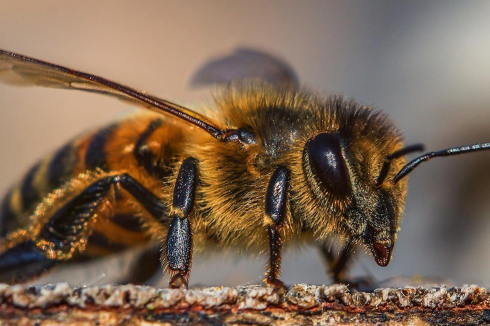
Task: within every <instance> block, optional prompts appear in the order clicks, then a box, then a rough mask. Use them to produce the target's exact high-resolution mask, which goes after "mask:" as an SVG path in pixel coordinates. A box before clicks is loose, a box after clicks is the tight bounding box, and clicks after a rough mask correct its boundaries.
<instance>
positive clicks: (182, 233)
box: [163, 157, 197, 288]
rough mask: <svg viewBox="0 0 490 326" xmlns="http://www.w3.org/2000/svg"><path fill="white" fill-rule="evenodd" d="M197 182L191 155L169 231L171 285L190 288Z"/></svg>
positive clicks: (179, 185) (181, 175) (182, 173)
mask: <svg viewBox="0 0 490 326" xmlns="http://www.w3.org/2000/svg"><path fill="white" fill-rule="evenodd" d="M196 185H197V160H196V159H194V158H192V157H189V158H187V159H185V160H184V162H182V165H181V167H180V170H179V174H178V176H177V181H176V182H175V188H174V196H173V207H172V208H173V209H172V211H173V217H172V223H171V224H170V228H169V230H168V234H167V241H166V250H165V257H163V260H164V261H166V262H167V264H168V272H169V274H170V276H171V279H170V282H169V286H170V287H171V288H182V287H185V288H186V287H187V284H188V280H189V274H190V269H191V263H192V230H191V225H190V221H189V216H190V214H191V213H192V211H193V209H194V202H195V201H194V200H195V192H196Z"/></svg>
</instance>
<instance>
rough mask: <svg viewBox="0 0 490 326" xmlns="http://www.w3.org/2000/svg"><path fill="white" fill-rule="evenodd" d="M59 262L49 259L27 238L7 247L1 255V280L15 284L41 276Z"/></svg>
mask: <svg viewBox="0 0 490 326" xmlns="http://www.w3.org/2000/svg"><path fill="white" fill-rule="evenodd" d="M57 264H58V262H57V261H56V260H53V259H49V258H47V257H46V255H45V254H44V253H43V252H42V251H41V250H40V249H38V248H37V247H36V244H35V243H34V242H33V241H32V240H30V239H26V240H24V241H22V242H19V243H17V244H15V245H14V246H12V247H11V248H9V249H7V250H6V251H5V252H3V253H2V254H1V256H0V282H1V283H8V284H15V283H19V282H24V281H26V280H28V279H31V278H33V277H35V276H39V275H41V274H43V273H45V272H46V271H48V270H50V269H51V268H53V267H55V266H56V265H57Z"/></svg>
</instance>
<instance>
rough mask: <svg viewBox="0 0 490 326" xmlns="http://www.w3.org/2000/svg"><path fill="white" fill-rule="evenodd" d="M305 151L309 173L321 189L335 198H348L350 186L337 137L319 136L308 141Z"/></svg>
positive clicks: (334, 135)
mask: <svg viewBox="0 0 490 326" xmlns="http://www.w3.org/2000/svg"><path fill="white" fill-rule="evenodd" d="M305 150H306V154H307V160H308V162H309V165H310V167H311V171H312V172H313V174H314V176H315V179H316V180H317V181H318V182H319V183H320V184H321V185H322V186H323V188H324V189H325V190H326V191H328V192H329V193H330V194H331V195H333V196H335V197H338V198H346V197H349V196H350V195H351V194H352V186H351V182H350V178H349V170H348V169H347V165H346V163H345V158H344V156H343V155H342V147H341V146H340V141H339V137H338V135H336V134H329V133H322V134H319V135H317V136H315V138H312V139H310V140H308V142H307V143H306V147H305Z"/></svg>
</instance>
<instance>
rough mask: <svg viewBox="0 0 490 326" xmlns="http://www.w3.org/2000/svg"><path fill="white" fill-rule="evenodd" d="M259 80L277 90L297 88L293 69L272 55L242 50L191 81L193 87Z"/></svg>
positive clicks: (215, 62) (209, 64) (213, 63)
mask: <svg viewBox="0 0 490 326" xmlns="http://www.w3.org/2000/svg"><path fill="white" fill-rule="evenodd" d="M245 79H259V80H262V81H265V82H268V83H270V84H273V85H275V86H279V87H281V86H288V87H293V88H298V84H299V82H298V77H297V75H296V73H295V72H294V70H293V68H291V66H290V65H289V64H288V63H286V62H285V61H283V60H282V59H280V58H278V57H275V56H273V55H271V54H269V53H266V52H263V51H260V50H256V49H250V48H239V49H236V50H235V51H233V52H232V53H230V54H227V55H225V56H222V57H219V58H216V59H214V60H210V61H209V62H207V63H206V64H204V65H203V66H202V67H201V68H200V69H199V70H198V71H197V72H196V73H195V74H194V76H193V77H192V79H191V85H192V86H205V85H212V84H229V83H231V82H235V81H239V80H245Z"/></svg>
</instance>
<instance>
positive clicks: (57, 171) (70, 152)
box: [47, 143, 78, 189]
mask: <svg viewBox="0 0 490 326" xmlns="http://www.w3.org/2000/svg"><path fill="white" fill-rule="evenodd" d="M77 159H78V158H77V151H76V148H75V147H74V146H73V144H72V143H69V144H66V145H65V146H63V147H62V148H60V149H59V150H58V151H57V152H56V153H55V155H54V157H53V159H52V160H51V162H49V166H48V172H47V173H48V175H47V179H48V185H49V187H50V188H51V189H56V188H59V187H60V186H61V185H62V184H63V183H64V182H66V181H67V180H68V179H69V178H70V177H72V173H73V170H74V168H75V164H76V162H77Z"/></svg>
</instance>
